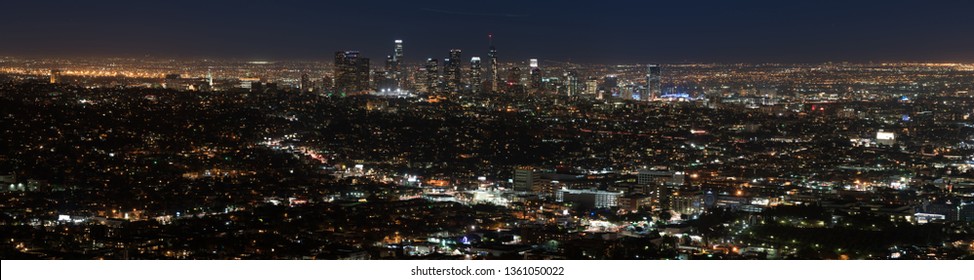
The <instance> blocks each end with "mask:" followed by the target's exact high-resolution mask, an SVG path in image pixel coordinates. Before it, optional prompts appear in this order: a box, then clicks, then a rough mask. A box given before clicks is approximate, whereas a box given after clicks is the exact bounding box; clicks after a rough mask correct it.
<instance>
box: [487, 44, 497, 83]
mask: <svg viewBox="0 0 974 280" xmlns="http://www.w3.org/2000/svg"><path fill="white" fill-rule="evenodd" d="M487 40H488V41H489V43H490V50H489V51H488V52H487V58H489V59H490V69H489V71H488V72H487V83H488V84H489V85H490V91H493V92H496V91H497V80H498V79H500V77H498V76H497V48H494V34H488V35H487Z"/></svg>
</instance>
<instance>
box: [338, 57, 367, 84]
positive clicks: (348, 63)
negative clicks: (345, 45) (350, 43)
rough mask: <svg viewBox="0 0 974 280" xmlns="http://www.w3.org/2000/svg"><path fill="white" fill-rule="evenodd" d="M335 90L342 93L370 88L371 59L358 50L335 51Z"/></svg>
mask: <svg viewBox="0 0 974 280" xmlns="http://www.w3.org/2000/svg"><path fill="white" fill-rule="evenodd" d="M335 90H336V91H337V92H340V93H342V94H348V93H356V92H361V91H367V90H369V59H368V58H364V57H359V52H358V51H338V52H335Z"/></svg>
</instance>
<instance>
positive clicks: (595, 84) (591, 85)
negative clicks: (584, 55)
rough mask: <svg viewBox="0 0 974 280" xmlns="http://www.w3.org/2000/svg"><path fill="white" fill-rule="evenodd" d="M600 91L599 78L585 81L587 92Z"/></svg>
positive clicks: (594, 92) (592, 93)
mask: <svg viewBox="0 0 974 280" xmlns="http://www.w3.org/2000/svg"><path fill="white" fill-rule="evenodd" d="M598 92H599V80H598V79H596V78H589V79H588V80H586V81H585V94H591V95H594V94H596V93H598Z"/></svg>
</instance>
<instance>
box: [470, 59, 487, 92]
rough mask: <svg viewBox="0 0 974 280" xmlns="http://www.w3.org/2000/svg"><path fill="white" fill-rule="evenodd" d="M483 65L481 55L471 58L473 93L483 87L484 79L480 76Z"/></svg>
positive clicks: (471, 87)
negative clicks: (481, 64)
mask: <svg viewBox="0 0 974 280" xmlns="http://www.w3.org/2000/svg"><path fill="white" fill-rule="evenodd" d="M480 75H481V66H480V57H479V56H475V57H471V58H470V91H471V92H473V93H480V92H481V88H482V87H483V82H484V81H483V80H482V79H481V77H480Z"/></svg>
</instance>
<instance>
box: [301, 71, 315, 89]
mask: <svg viewBox="0 0 974 280" xmlns="http://www.w3.org/2000/svg"><path fill="white" fill-rule="evenodd" d="M312 87H313V86H312V85H311V77H310V76H308V73H304V74H301V92H302V93H308V92H311V89H312Z"/></svg>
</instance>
